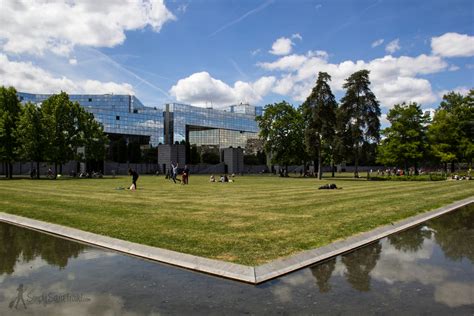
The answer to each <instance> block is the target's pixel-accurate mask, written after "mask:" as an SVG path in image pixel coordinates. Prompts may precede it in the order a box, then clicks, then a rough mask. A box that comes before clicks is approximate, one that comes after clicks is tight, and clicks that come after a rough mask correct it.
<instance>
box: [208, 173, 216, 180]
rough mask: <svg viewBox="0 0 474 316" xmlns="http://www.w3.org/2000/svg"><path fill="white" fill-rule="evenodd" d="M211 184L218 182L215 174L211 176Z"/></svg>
mask: <svg viewBox="0 0 474 316" xmlns="http://www.w3.org/2000/svg"><path fill="white" fill-rule="evenodd" d="M209 182H216V177H214V175H213V174H211V177H210V178H209Z"/></svg>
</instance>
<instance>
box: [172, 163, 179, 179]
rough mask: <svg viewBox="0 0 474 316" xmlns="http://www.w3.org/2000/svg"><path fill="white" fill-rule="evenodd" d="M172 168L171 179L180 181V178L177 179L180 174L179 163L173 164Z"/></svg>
mask: <svg viewBox="0 0 474 316" xmlns="http://www.w3.org/2000/svg"><path fill="white" fill-rule="evenodd" d="M171 168H172V176H171V179H173V182H174V183H176V180H178V181H180V180H179V179H176V177H177V176H178V163H176V165H173V164H171Z"/></svg>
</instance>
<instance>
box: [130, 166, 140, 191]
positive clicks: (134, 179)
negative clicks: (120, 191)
mask: <svg viewBox="0 0 474 316" xmlns="http://www.w3.org/2000/svg"><path fill="white" fill-rule="evenodd" d="M128 174H129V175H130V176H132V185H131V186H130V190H136V189H137V180H138V173H137V172H136V171H134V170H132V168H129V169H128Z"/></svg>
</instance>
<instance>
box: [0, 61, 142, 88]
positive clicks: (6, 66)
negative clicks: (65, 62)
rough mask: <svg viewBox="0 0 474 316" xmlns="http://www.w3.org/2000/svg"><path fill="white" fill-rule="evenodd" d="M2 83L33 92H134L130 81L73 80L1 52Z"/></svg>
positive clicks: (0, 71) (0, 72)
mask: <svg viewBox="0 0 474 316" xmlns="http://www.w3.org/2000/svg"><path fill="white" fill-rule="evenodd" d="M0 75H1V76H0V85H5V86H13V87H15V88H16V89H17V90H18V91H23V92H31V93H57V92H59V91H65V92H67V93H97V94H104V93H116V94H134V91H133V87H132V86H131V85H130V84H128V83H115V82H102V81H97V80H78V81H76V80H74V81H73V80H71V79H69V78H67V77H64V76H62V77H56V76H54V75H53V74H51V73H50V72H48V71H46V70H44V69H42V68H40V67H38V66H35V65H33V64H32V63H31V62H21V61H12V60H9V59H8V57H7V56H6V55H4V54H1V53H0Z"/></svg>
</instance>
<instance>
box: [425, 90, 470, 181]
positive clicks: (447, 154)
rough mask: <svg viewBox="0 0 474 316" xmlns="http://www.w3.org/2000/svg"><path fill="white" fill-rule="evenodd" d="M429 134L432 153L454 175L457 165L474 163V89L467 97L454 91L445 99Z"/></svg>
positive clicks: (437, 111) (436, 113)
mask: <svg viewBox="0 0 474 316" xmlns="http://www.w3.org/2000/svg"><path fill="white" fill-rule="evenodd" d="M428 135H429V139H430V143H431V150H432V152H433V154H434V156H435V157H437V158H438V159H439V161H441V162H442V163H444V165H445V170H446V172H447V165H448V163H450V164H451V172H454V164H455V162H461V161H464V162H467V163H469V164H472V159H473V156H474V145H473V142H472V140H473V139H474V90H471V91H470V92H469V94H468V95H467V96H466V97H463V96H462V95H460V94H459V93H455V92H450V93H448V94H446V95H444V96H443V101H442V102H441V104H440V106H439V108H438V109H437V110H436V112H435V115H434V118H433V123H432V124H431V126H430V127H429V130H428Z"/></svg>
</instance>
